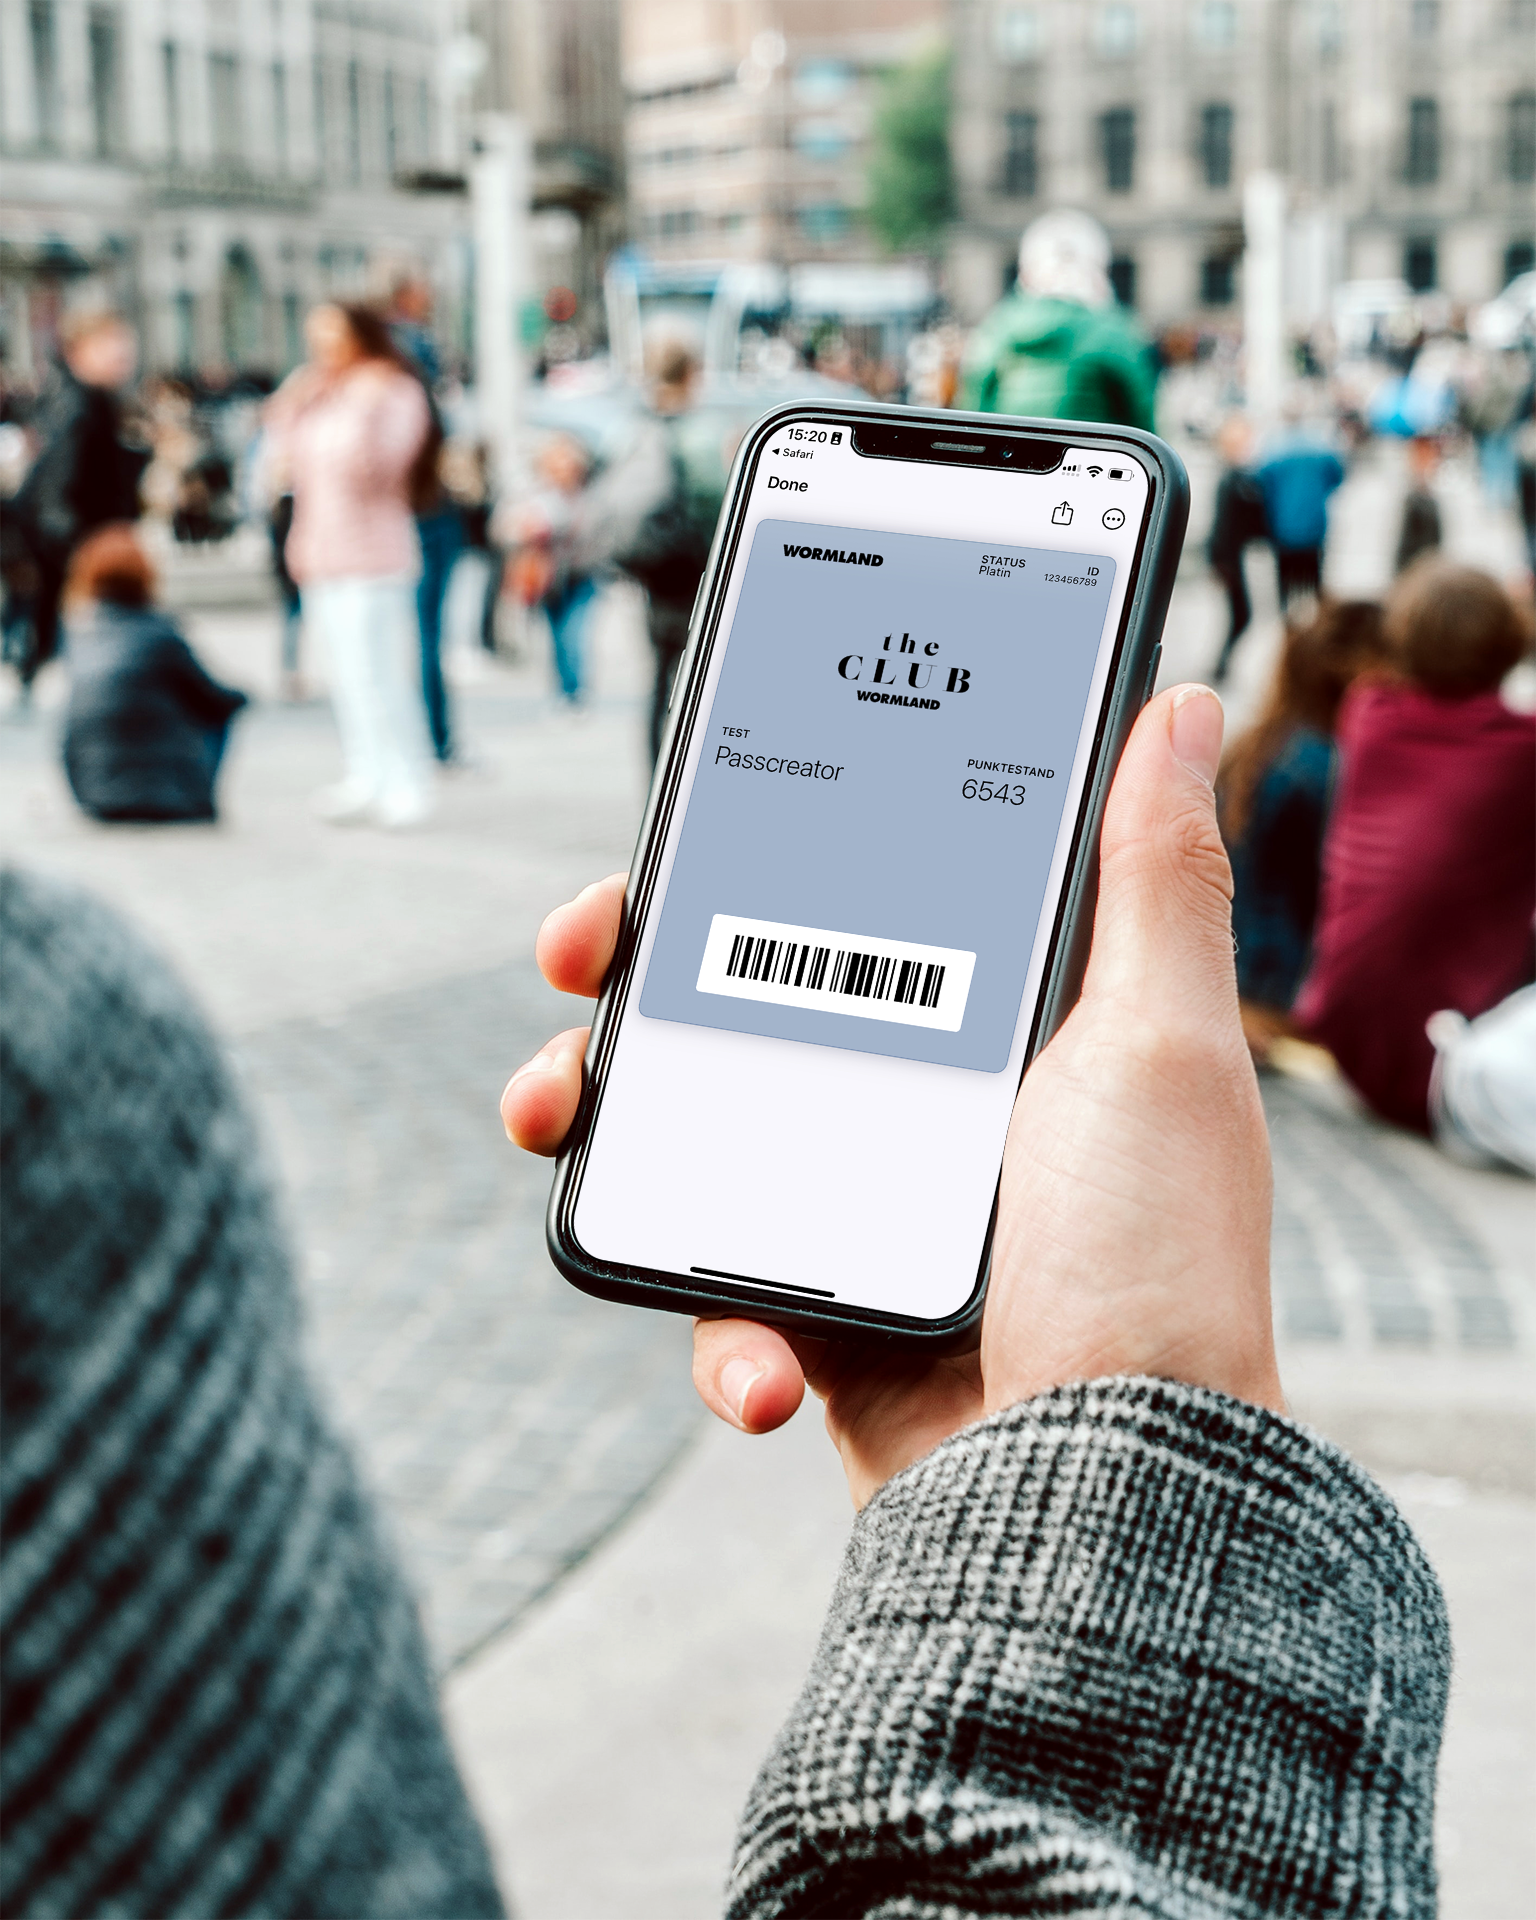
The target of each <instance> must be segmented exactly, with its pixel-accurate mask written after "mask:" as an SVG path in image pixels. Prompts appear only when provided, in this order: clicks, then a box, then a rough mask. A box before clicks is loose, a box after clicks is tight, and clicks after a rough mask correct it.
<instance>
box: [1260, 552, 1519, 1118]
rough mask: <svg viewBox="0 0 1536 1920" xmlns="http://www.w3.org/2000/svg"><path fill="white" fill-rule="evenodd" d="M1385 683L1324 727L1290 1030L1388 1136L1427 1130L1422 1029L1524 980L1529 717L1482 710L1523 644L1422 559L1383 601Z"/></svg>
mask: <svg viewBox="0 0 1536 1920" xmlns="http://www.w3.org/2000/svg"><path fill="white" fill-rule="evenodd" d="M1385 640H1386V645H1387V649H1388V653H1389V656H1390V658H1391V661H1392V672H1391V674H1390V675H1389V676H1385V677H1382V678H1380V679H1376V680H1373V681H1367V682H1363V683H1361V684H1360V685H1358V686H1356V687H1355V688H1354V689H1353V690H1352V691H1351V692H1350V694H1349V695H1348V697H1347V698H1346V700H1345V703H1344V708H1343V711H1342V713H1341V715H1340V719H1339V728H1338V743H1339V754H1340V776H1339V785H1338V792H1337V795H1336V798H1335V800H1334V806H1333V812H1332V815H1331V817H1330V820H1329V825H1328V833H1327V837H1326V839H1325V841H1324V845H1323V883H1322V899H1321V904H1320V908H1319V913H1318V922H1317V931H1316V935H1315V939H1314V946H1313V960H1312V966H1311V969H1310V971H1309V973H1308V976H1307V978H1306V980H1305V982H1304V983H1303V985H1302V989H1301V993H1300V995H1299V997H1298V999H1297V1002H1296V1008H1295V1013H1296V1018H1297V1020H1298V1023H1299V1024H1300V1026H1301V1028H1302V1029H1303V1030H1304V1031H1305V1032H1306V1033H1307V1034H1308V1036H1309V1037H1310V1038H1312V1039H1314V1040H1317V1041H1320V1042H1321V1043H1322V1044H1323V1045H1324V1046H1326V1047H1327V1048H1328V1049H1329V1050H1330V1051H1331V1052H1332V1053H1333V1055H1334V1057H1335V1058H1336V1059H1337V1061H1338V1063H1339V1066H1340V1068H1341V1069H1342V1071H1343V1072H1344V1074H1345V1076H1346V1078H1348V1080H1349V1081H1350V1082H1351V1083H1352V1084H1353V1086H1354V1087H1355V1088H1356V1090H1357V1091H1358V1092H1359V1093H1360V1094H1361V1095H1362V1096H1363V1097H1364V1098H1365V1099H1366V1100H1367V1101H1368V1102H1369V1104H1370V1105H1371V1106H1372V1107H1374V1108H1375V1110H1376V1111H1377V1112H1378V1113H1379V1114H1381V1115H1383V1117H1384V1118H1386V1119H1388V1120H1393V1121H1396V1122H1397V1123H1398V1124H1399V1125H1401V1126H1405V1127H1413V1128H1416V1129H1418V1130H1419V1131H1420V1132H1426V1131H1428V1127H1429V1119H1428V1098H1429V1079H1430V1071H1431V1068H1432V1067H1433V1064H1434V1049H1433V1047H1432V1045H1431V1044H1430V1041H1429V1038H1428V1036H1427V1034H1426V1033H1425V1023H1426V1022H1427V1021H1428V1020H1429V1018H1430V1016H1431V1015H1432V1014H1435V1013H1438V1012H1440V1011H1442V1010H1443V1009H1446V1008H1450V1009H1452V1010H1454V1011H1455V1012H1457V1013H1461V1014H1465V1015H1466V1016H1467V1017H1468V1018H1472V1017H1474V1016H1476V1015H1477V1014H1480V1013H1484V1012H1486V1011H1487V1010H1488V1009H1489V1008H1490V1007H1493V1006H1496V1005H1497V1004H1498V1003H1499V1002H1500V1001H1501V1000H1503V999H1504V998H1505V996H1506V995H1507V994H1509V993H1512V992H1513V991H1514V990H1515V988H1517V987H1519V986H1521V985H1522V984H1523V983H1524V982H1526V981H1528V980H1529V979H1530V978H1531V974H1532V922H1533V918H1536V817H1533V810H1532V805H1531V798H1532V793H1533V791H1536V718H1533V717H1532V716H1531V715H1530V714H1526V713H1517V712H1515V711H1514V710H1513V709H1512V708H1511V707H1510V706H1508V705H1507V704H1506V703H1505V701H1504V700H1503V699H1502V697H1501V695H1500V691H1499V689H1500V686H1501V683H1502V682H1503V680H1504V679H1505V677H1506V675H1507V674H1508V673H1509V671H1510V669H1511V668H1512V667H1514V666H1515V665H1516V663H1517V662H1518V661H1519V660H1520V659H1521V658H1522V657H1523V655H1524V654H1525V652H1526V651H1527V649H1528V647H1529V644H1530V636H1529V632H1528V629H1527V626H1526V623H1525V621H1524V620H1523V619H1522V617H1521V615H1520V613H1519V611H1518V610H1517V609H1516V607H1515V606H1514V604H1513V603H1512V602H1511V600H1510V599H1509V596H1508V595H1507V594H1506V593H1505V592H1504V590H1503V589H1502V588H1501V587H1500V586H1499V584H1498V582H1497V581H1495V580H1493V579H1490V578H1489V576H1488V575H1487V574H1484V573H1479V572H1478V571H1476V570H1475V569H1474V568H1471V567H1464V566H1456V565H1454V564H1452V563H1451V562H1449V561H1445V560H1441V559H1437V558H1427V559H1424V560H1421V561H1419V562H1418V563H1416V564H1415V565H1414V566H1413V567H1411V568H1409V570H1408V571H1407V572H1406V573H1405V574H1404V575H1403V576H1402V578H1401V579H1400V580H1399V582H1398V584H1397V585H1396V586H1395V587H1394V588H1393V590H1392V593H1391V594H1390V596H1389V597H1388V600H1387V603H1386V620H1385Z"/></svg>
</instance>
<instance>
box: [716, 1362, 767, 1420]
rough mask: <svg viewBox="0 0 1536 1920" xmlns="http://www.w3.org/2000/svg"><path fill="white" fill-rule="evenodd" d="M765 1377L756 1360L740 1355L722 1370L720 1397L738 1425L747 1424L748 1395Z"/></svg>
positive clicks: (727, 1363)
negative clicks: (743, 1357) (746, 1358)
mask: <svg viewBox="0 0 1536 1920" xmlns="http://www.w3.org/2000/svg"><path fill="white" fill-rule="evenodd" d="M762 1377H763V1369H762V1367H761V1366H759V1365H758V1363H757V1361H755V1360H745V1359H742V1358H741V1357H740V1356H739V1355H738V1357H737V1358H736V1359H734V1360H727V1361H726V1363H725V1365H724V1366H723V1367H722V1368H721V1369H720V1397H721V1398H722V1399H723V1400H724V1402H725V1404H726V1405H727V1406H728V1407H729V1408H730V1410H731V1413H732V1415H733V1417H734V1418H735V1421H736V1424H737V1426H739V1427H744V1426H745V1425H746V1424H747V1395H748V1394H749V1393H750V1392H751V1391H752V1389H753V1388H754V1387H755V1386H756V1385H757V1383H758V1381H759V1380H761V1379H762Z"/></svg>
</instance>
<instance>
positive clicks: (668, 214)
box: [656, 207, 699, 240]
mask: <svg viewBox="0 0 1536 1920" xmlns="http://www.w3.org/2000/svg"><path fill="white" fill-rule="evenodd" d="M698 224H699V216H698V214H697V213H696V212H695V211H694V209H693V208H692V207H667V208H665V209H664V210H663V212H662V213H661V214H660V215H659V217H658V219H657V222H656V230H657V232H658V233H660V235H661V237H662V239H663V240H675V239H677V238H678V237H680V236H681V235H683V234H687V233H693V232H695V231H696V230H697V228H698Z"/></svg>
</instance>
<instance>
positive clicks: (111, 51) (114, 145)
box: [89, 7, 123, 160]
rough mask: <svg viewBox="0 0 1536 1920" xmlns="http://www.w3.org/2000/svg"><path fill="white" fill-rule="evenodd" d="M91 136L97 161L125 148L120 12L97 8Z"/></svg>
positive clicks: (93, 31)
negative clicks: (119, 59)
mask: <svg viewBox="0 0 1536 1920" xmlns="http://www.w3.org/2000/svg"><path fill="white" fill-rule="evenodd" d="M89 40H90V55H91V137H92V147H93V150H94V152H95V154H96V158H97V159H98V160H109V159H111V158H112V156H113V155H114V154H118V153H121V152H122V148H123V96H122V75H121V73H120V71H119V63H118V33H117V15H116V14H115V13H112V12H109V11H108V10H107V9H106V8H105V7H96V8H93V9H92V11H91V18H90V30H89Z"/></svg>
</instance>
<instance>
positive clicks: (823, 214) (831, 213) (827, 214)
mask: <svg viewBox="0 0 1536 1920" xmlns="http://www.w3.org/2000/svg"><path fill="white" fill-rule="evenodd" d="M795 219H796V220H797V222H798V223H799V227H800V231H801V232H802V233H803V234H804V235H805V237H806V239H807V240H813V241H815V242H816V243H817V244H818V245H820V246H827V245H829V244H830V243H831V242H833V241H835V240H841V239H843V238H845V237H846V235H847V233H848V229H849V228H850V227H851V226H852V224H853V222H852V221H851V220H850V219H849V217H848V209H847V208H846V207H845V206H841V205H839V203H838V202H837V201H835V200H823V201H818V202H816V203H815V204H813V205H811V206H808V207H801V208H800V209H799V210H798V211H797V212H796V214H795Z"/></svg>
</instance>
